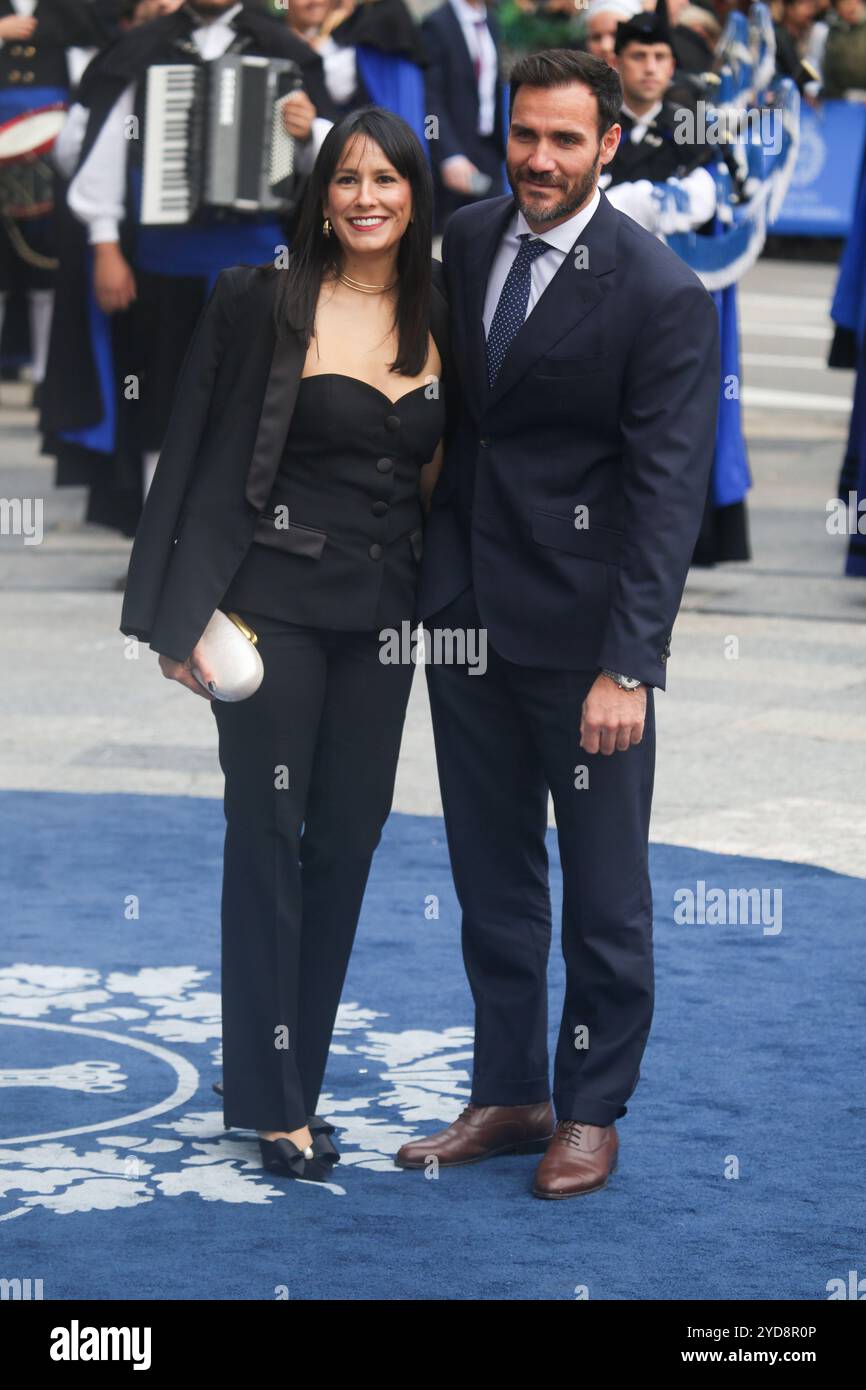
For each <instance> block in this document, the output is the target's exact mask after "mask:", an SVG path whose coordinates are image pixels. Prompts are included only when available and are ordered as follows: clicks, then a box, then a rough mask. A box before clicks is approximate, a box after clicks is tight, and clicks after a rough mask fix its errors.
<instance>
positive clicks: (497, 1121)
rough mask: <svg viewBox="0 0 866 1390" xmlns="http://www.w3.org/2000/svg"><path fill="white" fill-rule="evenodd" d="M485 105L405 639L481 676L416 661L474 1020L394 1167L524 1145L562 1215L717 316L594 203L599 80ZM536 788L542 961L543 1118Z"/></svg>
mask: <svg viewBox="0 0 866 1390" xmlns="http://www.w3.org/2000/svg"><path fill="white" fill-rule="evenodd" d="M511 100H512V109H511V124H510V130H509V138H508V151H507V167H508V178H509V183H510V185H511V188H512V192H513V197H508V196H506V197H503V198H497V199H493V200H490V201H487V202H484V203H481V204H478V205H476V206H474V207H467V208H465V209H463V210H462V211H460V212H458V213H457V214H456V215H455V216H454V218H453V219H452V221H451V222H450V224H449V226H448V230H447V233H446V236H445V242H444V245H443V261H444V268H445V280H446V284H447V289H448V295H449V301H450V305H451V325H452V330H451V331H452V335H453V340H452V347H453V352H454V361H455V371H454V373H453V377H454V378H456V391H457V399H456V400H455V401H454V404H453V409H452V410H451V411H450V425H449V427H448V431H447V434H446V448H445V461H444V466H443V471H442V474H441V477H440V480H439V482H438V484H437V487H436V489H435V492H434V495H433V503H432V509H431V513H430V517H429V522H428V530H427V534H426V537H425V546H424V561H423V569H422V576H421V585H420V597H419V606H418V616H419V617H420V618H422V619H424V625H425V628H428V629H439V630H443V629H451V630H452V631H457V632H459V631H460V630H461V629H464V628H465V629H472V628H479V629H483V630H484V631H485V632H486V643H487V653H488V656H487V663H486V669H485V670H484V672H483V673H480V672H479V671H478V670H477V669H475V668H472V667H470V666H469V665H468V664H467V665H463V666H460V665H456V664H454V665H446V664H444V663H443V664H430V665H428V667H427V675H428V684H429V691H430V702H431V708H432V714H433V724H434V732H435V737H436V753H437V760H438V766H439V777H440V783H441V788H442V798H443V804H444V809H445V822H446V828H447V833H448V844H449V849H450V854H451V863H452V868H453V872H454V880H455V885H456V888H457V893H458V897H459V899H460V903H461V907H462V910H463V926H462V941H463V954H464V960H465V964H466V970H467V974H468V977H469V982H470V986H471V989H472V994H473V997H474V1000H475V1009H476V1021H475V1055H474V1067H473V1076H472V1092H471V1104H470V1105H469V1106H468V1107H467V1109H466V1110H464V1112H463V1114H462V1115H461V1116H460V1118H459V1119H458V1120H457V1121H455V1123H454V1124H452V1125H449V1126H448V1127H447V1128H446V1129H445V1130H442V1131H439V1132H438V1133H437V1134H434V1135H431V1136H429V1137H428V1138H426V1139H422V1140H419V1141H417V1142H413V1143H411V1144H407V1145H404V1146H403V1148H402V1149H401V1150H400V1152H399V1154H398V1156H397V1160H396V1161H397V1162H398V1164H400V1165H401V1166H404V1167H423V1166H424V1165H425V1164H426V1163H427V1162H428V1161H429V1159H430V1158H431V1157H434V1156H435V1158H436V1160H437V1161H438V1163H439V1164H442V1165H448V1164H452V1163H454V1164H458V1163H469V1162H475V1161H477V1160H479V1159H483V1158H488V1157H491V1156H492V1155H494V1154H498V1153H503V1152H506V1153H507V1152H514V1151H515V1150H517V1151H522V1152H526V1151H536V1152H541V1151H544V1157H543V1159H542V1160H541V1163H540V1165H539V1167H538V1170H537V1172H536V1175H535V1182H534V1186H533V1192H534V1193H535V1194H536V1195H537V1196H539V1197H552V1198H563V1197H572V1196H579V1195H582V1194H584V1193H586V1192H592V1191H596V1190H598V1189H599V1188H601V1187H604V1185H605V1183H606V1182H607V1179H608V1175H609V1174H610V1172H611V1171H612V1170H613V1168H614V1167H615V1164H616V1157H617V1146H618V1139H617V1133H616V1124H615V1121H617V1120H618V1119H620V1118H621V1117H622V1116H623V1115H625V1113H626V1108H627V1107H626V1101H627V1100H628V1098H629V1097H630V1096H631V1094H632V1092H633V1091H634V1088H635V1086H636V1085H637V1082H638V1078H639V1075H640V1062H641V1057H642V1055H643V1051H644V1047H645V1045H646V1041H647V1036H648V1033H649V1029H650V1022H651V1018H652V1009H653V962H652V892H651V885H650V877H649V870H648V837H649V820H650V803H651V799H652V786H653V771H654V756H655V723H654V706H653V697H654V687H658V688H659V689H661V690H663V689H664V687H665V673H666V662H667V659H668V655H669V652H670V642H671V632H672V629H673V625H674V619H675V617H676V613H677V609H678V608H679V604H680V599H681V596H682V592H683V587H684V585H685V580H686V576H687V573H688V566H689V560H690V557H691V554H692V549H693V546H694V543H695V538H696V536H697V534H698V529H699V527H700V522H701V515H702V512H703V507H704V500H705V498H706V492H707V485H708V480H709V472H710V465H711V463H712V457H713V441H714V437H715V425H716V410H717V398H718V383H719V343H718V328H717V323H718V318H717V315H716V311H715V307H714V305H713V301H712V299H711V298H710V296H709V295H708V294H707V293H706V291H705V290H704V289H703V287H702V285H701V284H700V282H699V281H698V279H697V278H696V277H695V276H694V274H693V273H692V272H691V271H690V270H689V269H688V268H687V267H686V266H685V265H684V264H683V262H682V261H681V260H680V259H679V258H678V257H677V256H676V255H674V253H673V252H672V251H670V250H668V248H667V247H665V246H664V245H662V243H661V242H659V241H657V240H656V239H655V238H654V237H653V236H652V235H651V234H650V233H648V232H646V231H644V230H643V229H642V228H641V227H639V226H638V225H637V223H635V222H633V221H632V220H631V219H630V218H628V217H626V216H625V215H624V214H622V213H619V212H616V211H615V210H614V209H613V208H612V207H611V205H610V204H609V203H608V202H607V200H606V199H605V198H604V196H603V195H601V194H600V193H599V192H598V188H597V183H598V177H599V174H600V172H601V170H602V168H603V166H604V165H606V164H608V163H609V162H610V160H611V159H612V158H613V155H614V153H615V151H616V147H617V143H618V140H619V136H620V127H619V125H618V124H617V114H618V112H619V107H620V103H621V101H622V92H621V88H620V82H619V78H618V76H617V74H616V73H615V71H614V70H613V69H612V68H609V67H608V66H607V64H605V63H604V62H602V61H600V60H599V59H596V58H593V57H591V56H590V55H589V54H585V53H577V52H573V51H570V50H569V51H567V50H564V49H556V50H551V51H548V52H546V53H539V54H535V55H531V56H529V57H527V58H525V59H523V60H521V61H520V62H519V63H518V64H517V65H516V66H515V68H514V70H513V73H512V77H511ZM454 385H455V383H454V382H452V386H454ZM478 640H479V639H478V638H477V637H475V638H473V639H472V646H471V647H470V645H469V641H467V650H473V651H476V650H478ZM436 645H437V646H438V647H439V650H440V651H441V650H444V649H445V643H444V642H443V641H442V640H441V639H440V640H439V642H437V644H436ZM548 792H550V793H551V794H552V796H553V803H554V809H555V812H556V824H557V833H558V839H559V851H560V858H561V861H562V871H563V883H564V893H563V913H562V951H563V955H564V957H565V964H566V990H565V1001H564V1007H563V1013H562V1021H561V1025H560V1029H559V1038H558V1044H557V1048H556V1056H555V1064H554V1078H553V1091H552V1097H553V1102H554V1105H555V1113H556V1121H554V1112H553V1109H552V1108H551V1103H550V1101H551V1086H550V1077H549V1069H548V1052H547V1031H548V1028H547V958H548V953H549V947H550V938H551V914H550V895H549V889H548V875H547V855H546V851H545V829H546V823H547V802H548Z"/></svg>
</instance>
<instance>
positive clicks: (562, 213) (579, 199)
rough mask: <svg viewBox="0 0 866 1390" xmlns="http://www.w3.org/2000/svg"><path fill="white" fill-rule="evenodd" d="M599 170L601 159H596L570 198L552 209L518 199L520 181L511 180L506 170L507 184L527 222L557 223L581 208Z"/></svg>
mask: <svg viewBox="0 0 866 1390" xmlns="http://www.w3.org/2000/svg"><path fill="white" fill-rule="evenodd" d="M600 168H601V159H600V158H599V159H596V161H595V164H593V166H592V168H591V169H588V170H587V172H586V173H585V174H584V176H583V178H582V179H580V181H579V182H578V183H577V184H575V186H574V189H573V191H572V193H571V194H570V196H569V197H568V198H564V199H563V201H562V202H561V203H555V204H554V205H553V207H552V208H545V209H540V208H536V207H533V205H532V204H531V203H530V204H527V203H524V202H523V201H522V200H521V197H520V180H518V179H513V178H512V177H511V171H510V170H508V182H509V185H510V187H511V191H512V193H513V194H514V197H515V198H516V200H517V206H518V207H519V208H520V211H521V212H522V213H523V216H524V217H525V218H526V219H527V220H529V219H531V220H532V221H533V222H558V221H559V220H560V218H563V217H570V216H571V214H572V213H573V212H577V210H578V208H579V207H582V206H583V204H584V203H585V202H587V201H588V200H589V198H590V197H591V196H592V193H593V190H594V188H595V185H596V181H597V179H598V174H599V170H600ZM549 186H550V187H553V186H554V185H552V184H551V185H549Z"/></svg>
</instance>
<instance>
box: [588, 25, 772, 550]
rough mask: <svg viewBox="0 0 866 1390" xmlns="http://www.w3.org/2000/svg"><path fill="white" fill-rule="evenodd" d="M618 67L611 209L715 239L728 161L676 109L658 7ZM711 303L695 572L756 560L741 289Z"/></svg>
mask: <svg viewBox="0 0 866 1390" xmlns="http://www.w3.org/2000/svg"><path fill="white" fill-rule="evenodd" d="M614 65H615V67H616V68H617V71H618V72H619V75H620V81H621V82H622V88H623V104H622V109H621V112H620V124H621V126H622V138H621V140H620V144H619V148H618V150H617V152H616V154H615V155H614V158H613V160H612V162H611V164H610V166H609V172H610V183H609V184H608V185H607V186H606V188H605V192H606V194H607V197H608V199H609V201H610V202H611V203H612V204H613V205H614V207H616V208H618V209H619V210H620V212H625V213H628V215H629V216H630V217H633V218H634V219H635V221H636V222H640V224H641V226H643V227H646V228H647V230H648V231H651V232H655V234H656V235H657V236H660V237H662V238H664V237H669V236H671V235H672V234H677V233H688V232H701V233H704V234H707V235H709V234H711V233H712V231H713V228H714V224H715V212H716V202H717V192H716V181H715V179H714V177H713V174H712V172H711V167H710V166H711V165H712V163H713V161H714V160H719V159H721V158H722V157H723V153H724V152H723V150H722V149H721V148H720V146H719V145H718V144H712V143H710V142H709V140H708V139H707V132H706V128H705V127H701V126H699V124H698V114H697V112H696V110H695V109H694V107H693V106H692V105H685V106H683V105H680V104H679V103H676V102H674V101H672V100H671V91H670V83H671V82H672V81H673V78H674V72H675V65H676V59H675V57H674V49H673V45H672V43H671V32H670V29H669V27H668V22H667V15H666V12H665V8H664V5H663V4H662V3H661V0H660V9H659V10H657V11H656V12H655V13H642V14H638V15H636V16H634V18H632V19H629V20H627V21H626V22H624V23H622V24H620V25H619V27H618V28H617V34H616V43H615V56H614ZM713 297H714V299H715V302H716V308H717V310H718V312H719V317H720V321H721V329H722V372H721V381H720V388H721V389H720V393H719V420H718V429H717V435H716V446H715V454H714V460H713V472H712V477H711V481H710V487H709V490H708V492H707V500H706V506H705V508H704V517H703V521H702V524H701V531H700V535H699V537H698V540H697V543H696V546H695V551H694V554H693V557H692V564H695V565H712V564H715V563H716V562H717V561H722V560H724V561H728V560H748V559H749V558H750V546H749V537H748V519H747V514H746V500H745V495H746V491H747V489H748V486H749V467H748V455H747V450H746V443H745V438H744V435H743V431H742V417H741V411H740V399H739V394H738V393H737V394H732V393H731V391H730V389H729V386H730V383H731V381H732V380H736V381H739V377H740V363H739V345H738V335H737V326H736V320H737V313H736V286H735V285H729V286H728V287H727V288H725V289H724V290H721V291H717V292H715V293H714V296H713Z"/></svg>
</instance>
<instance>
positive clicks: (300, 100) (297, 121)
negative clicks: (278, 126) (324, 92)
mask: <svg viewBox="0 0 866 1390" xmlns="http://www.w3.org/2000/svg"><path fill="white" fill-rule="evenodd" d="M315 119H316V108H315V106H314V105H313V103H312V102H311V101H310V98H309V97H308V96H307V94H306V92H302V91H301V89H300V88H298V90H297V91H296V92H290V93H289V95H288V96H287V97H286V99H285V101H284V102H283V125H284V126H285V128H286V131H287V133H288V134H289V135H294V137H295V139H296V140H306V139H307V138H308V137H309V134H310V131H311V130H312V129H313V121H314V120H315Z"/></svg>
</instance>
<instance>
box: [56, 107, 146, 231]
mask: <svg viewBox="0 0 866 1390" xmlns="http://www.w3.org/2000/svg"><path fill="white" fill-rule="evenodd" d="M134 105H135V84H134V83H130V85H129V86H128V87H127V88H126V90H125V91H123V92H121V94H120V96H119V97H118V99H117V101H116V102H115V103H114V105H113V107H112V108H111V111H110V112H109V113H108V116H107V118H106V120H105V123H104V125H103V127H102V129H101V130H100V132H99V134H98V135H97V137H96V140H95V141H94V143H93V148H92V149H91V151H90V153H89V155H88V156H87V158H86V159H85V161H84V163H83V164H82V166H81V168H80V169H79V171H78V173H77V174H76V175H75V178H74V179H73V180H72V182H71V184H70V185H69V193H68V195H67V201H68V203H69V206H70V208H71V209H72V211H73V213H74V214H75V216H76V217H77V218H78V220H79V222H83V223H84V224H85V226H86V227H87V229H88V241H89V242H90V244H91V246H93V245H94V243H95V242H100V241H119V239H120V233H119V228H120V224H121V222H122V221H123V219H124V217H125V216H126V161H127V158H128V156H129V141H128V139H127V137H126V122H127V120H128V119H129V117H130V116H131V115H132V113H133V110H134ZM82 138H83V137H82ZM79 149H80V145H79Z"/></svg>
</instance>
